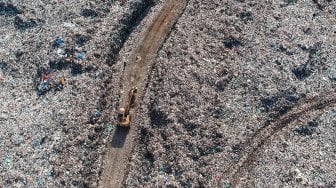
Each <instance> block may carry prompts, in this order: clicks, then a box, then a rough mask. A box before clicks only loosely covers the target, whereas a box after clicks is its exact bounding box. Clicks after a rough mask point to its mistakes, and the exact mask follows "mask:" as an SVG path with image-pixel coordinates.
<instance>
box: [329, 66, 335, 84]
mask: <svg viewBox="0 0 336 188" xmlns="http://www.w3.org/2000/svg"><path fill="white" fill-rule="evenodd" d="M328 77H329V78H330V79H331V80H334V81H336V64H334V65H333V66H332V67H330V68H329V69H328Z"/></svg>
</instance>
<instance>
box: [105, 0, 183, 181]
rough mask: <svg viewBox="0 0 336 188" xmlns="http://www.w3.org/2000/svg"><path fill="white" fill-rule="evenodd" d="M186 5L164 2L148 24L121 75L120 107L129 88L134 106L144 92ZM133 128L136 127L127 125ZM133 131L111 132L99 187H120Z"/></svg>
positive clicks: (134, 113) (176, 1) (172, 1)
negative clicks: (134, 94) (155, 60)
mask: <svg viewBox="0 0 336 188" xmlns="http://www.w3.org/2000/svg"><path fill="white" fill-rule="evenodd" d="M185 5H186V1H184V0H168V1H167V2H166V3H165V5H164V6H163V8H162V9H161V11H160V12H159V13H158V14H157V16H156V18H155V19H154V20H153V22H152V23H151V25H150V26H149V27H148V29H147V31H146V33H145V35H144V36H143V40H142V41H141V43H140V44H139V45H138V47H137V49H135V51H134V52H135V53H134V55H133V56H131V58H130V59H129V62H131V63H130V64H129V67H126V70H125V72H124V75H123V83H125V85H123V86H122V91H123V93H124V95H122V97H121V100H120V101H121V102H120V104H123V101H124V100H126V97H127V95H125V94H127V92H128V91H129V89H130V88H131V87H133V86H136V87H138V97H137V101H136V103H140V100H139V99H141V97H142V95H143V93H144V86H145V83H144V82H145V80H146V77H147V73H148V68H149V67H150V66H151V64H152V63H153V61H152V58H153V57H155V54H156V52H157V51H158V49H159V47H160V46H161V44H162V42H163V41H164V39H165V38H166V37H167V34H168V33H169V31H170V29H171V27H172V26H173V24H174V23H175V22H176V20H177V18H178V17H179V15H180V13H181V11H182V10H183V8H184V7H185ZM131 115H132V118H133V119H135V118H136V117H135V116H136V108H135V109H133V110H132V111H131ZM131 126H136V125H131ZM134 130H135V129H134V128H131V129H130V130H127V129H123V128H118V127H117V129H116V130H115V132H114V135H113V139H112V143H111V147H110V148H108V151H107V153H106V155H105V157H104V166H103V173H102V176H101V182H100V185H99V187H121V186H122V183H123V179H124V176H125V172H126V171H127V164H128V159H129V155H130V151H131V149H132V141H133V140H132V135H133V134H134V133H135V131H134Z"/></svg>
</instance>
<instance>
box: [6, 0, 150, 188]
mask: <svg viewBox="0 0 336 188" xmlns="http://www.w3.org/2000/svg"><path fill="white" fill-rule="evenodd" d="M154 4H155V2H154V1H147V0H146V1H138V0H136V1H132V0H131V1H125V2H122V1H89V0H85V1H77V0H70V1H58V0H56V1H54V0H51V1H34V0H31V1H30V0H27V1H24V2H22V1H17V0H12V1H6V0H5V1H1V2H0V187H97V184H98V179H99V176H100V173H101V162H102V156H103V153H104V151H105V144H106V143H108V142H109V140H111V138H112V130H113V128H114V127H113V124H111V119H110V116H111V114H110V113H111V112H110V111H106V110H105V108H106V105H105V104H104V94H105V92H104V91H105V90H106V84H107V83H106V81H109V82H112V83H116V87H115V88H114V90H115V91H116V92H115V93H113V92H111V93H109V94H110V95H111V96H112V99H113V100H112V102H115V103H116V102H117V101H118V100H119V98H118V93H119V80H120V78H121V73H122V71H121V70H122V68H123V65H122V64H120V63H119V64H118V63H116V61H117V59H118V52H119V51H120V49H121V48H122V46H123V44H124V42H125V41H127V38H128V37H129V35H130V33H132V31H133V30H134V28H136V25H137V24H138V23H139V22H140V21H141V19H142V18H143V17H144V15H146V14H147V12H148V10H149V9H150V7H152V6H153V5H154Z"/></svg>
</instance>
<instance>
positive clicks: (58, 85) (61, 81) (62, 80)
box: [56, 75, 65, 91]
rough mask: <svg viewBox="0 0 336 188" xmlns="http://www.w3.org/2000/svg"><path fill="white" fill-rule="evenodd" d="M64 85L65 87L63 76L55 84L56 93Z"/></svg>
mask: <svg viewBox="0 0 336 188" xmlns="http://www.w3.org/2000/svg"><path fill="white" fill-rule="evenodd" d="M64 85H65V76H64V75H63V76H62V77H61V78H60V80H59V82H58V84H57V87H56V90H58V91H60V90H63V88H64Z"/></svg>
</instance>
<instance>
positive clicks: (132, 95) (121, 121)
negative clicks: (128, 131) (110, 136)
mask: <svg viewBox="0 0 336 188" xmlns="http://www.w3.org/2000/svg"><path fill="white" fill-rule="evenodd" d="M137 91H138V89H137V88H136V87H132V89H130V91H129V92H128V96H127V101H126V103H125V106H124V107H121V108H119V111H118V116H117V126H121V127H126V128H129V127H130V122H131V115H130V109H131V108H133V107H134V106H135V99H136V93H137Z"/></svg>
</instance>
